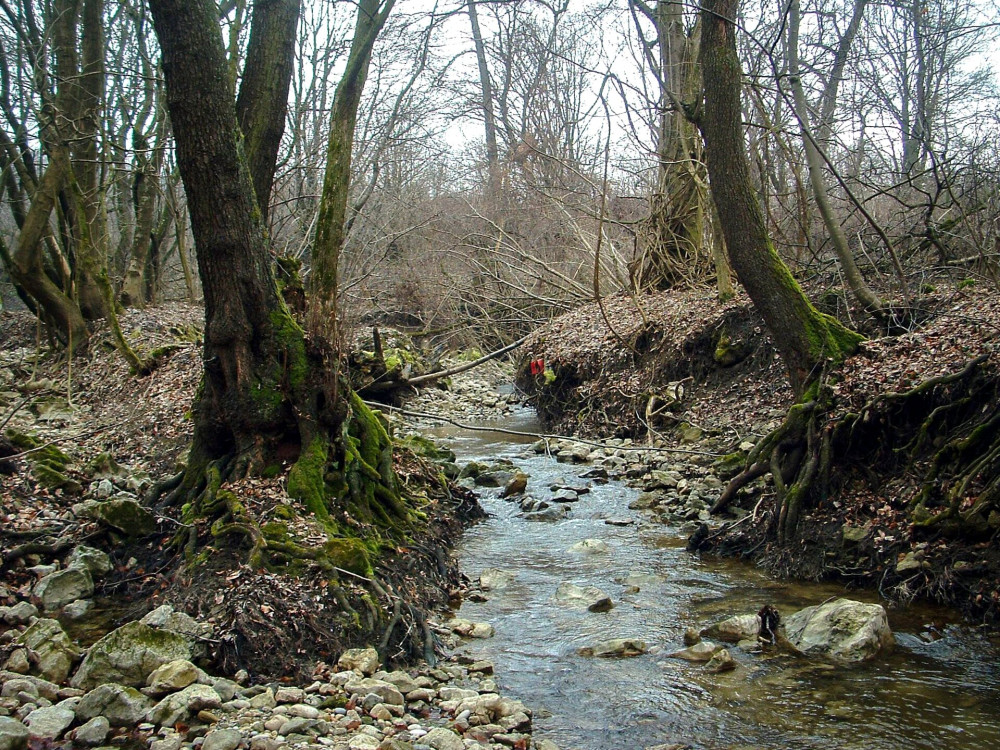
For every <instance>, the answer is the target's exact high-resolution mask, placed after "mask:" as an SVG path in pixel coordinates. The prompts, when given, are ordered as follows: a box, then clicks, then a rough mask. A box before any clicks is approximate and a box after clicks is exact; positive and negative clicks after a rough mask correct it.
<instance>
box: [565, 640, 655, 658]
mask: <svg viewBox="0 0 1000 750" xmlns="http://www.w3.org/2000/svg"><path fill="white" fill-rule="evenodd" d="M647 651H649V646H648V645H647V644H646V642H645V641H643V640H639V639H638V638H612V639H611V640H608V641H601V642H600V643H597V644H595V645H593V646H586V647H584V648H581V649H580V650H579V653H580V655H581V656H597V657H600V658H605V659H606V658H613V657H627V656H639V655H640V654H644V653H646V652H647Z"/></svg>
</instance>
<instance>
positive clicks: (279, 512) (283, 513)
mask: <svg viewBox="0 0 1000 750" xmlns="http://www.w3.org/2000/svg"><path fill="white" fill-rule="evenodd" d="M273 512H274V517H275V518H280V519H282V520H285V521H291V520H292V519H293V518H295V508H293V507H292V506H291V505H286V504H285V503H281V504H280V505H276V506H274V511H273Z"/></svg>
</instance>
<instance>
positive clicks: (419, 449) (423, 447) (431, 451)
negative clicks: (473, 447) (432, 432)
mask: <svg viewBox="0 0 1000 750" xmlns="http://www.w3.org/2000/svg"><path fill="white" fill-rule="evenodd" d="M400 443H401V445H403V446H405V447H406V448H409V449H410V450H411V451H413V453H414V454H416V455H418V456H420V457H421V458H429V459H430V460H431V461H450V462H454V461H455V452H454V451H451V450H448V449H447V448H442V447H441V446H439V445H438V444H437V443H435V442H434V441H433V440H431V439H430V438H426V437H424V436H423V435H407V436H406V437H405V438H403V440H402V441H400Z"/></svg>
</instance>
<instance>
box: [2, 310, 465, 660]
mask: <svg viewBox="0 0 1000 750" xmlns="http://www.w3.org/2000/svg"><path fill="white" fill-rule="evenodd" d="M203 314H204V313H203V310H202V309H201V308H199V307H193V306H188V305H182V304H175V305H162V306H158V307H155V308H151V309H148V310H139V311H137V310H130V311H126V312H125V313H124V314H123V315H122V318H121V323H122V327H123V330H124V331H125V332H126V334H127V335H128V337H129V340H130V342H131V344H132V345H133V346H134V347H136V348H137V349H139V350H140V354H141V355H143V356H149V355H150V354H155V355H156V356H157V358H158V366H157V367H156V368H155V369H154V370H153V371H152V372H151V373H150V374H149V375H147V376H144V377H135V376H133V375H131V374H130V373H129V371H128V367H127V365H126V363H125V361H124V359H123V358H122V357H121V356H120V355H119V353H118V352H117V351H116V350H115V349H114V347H113V346H112V343H111V337H110V335H109V334H108V332H107V331H106V330H103V329H102V330H98V331H97V332H96V333H95V335H94V337H93V339H92V341H91V344H90V346H89V349H88V351H87V352H86V353H84V354H82V355H79V356H77V357H75V358H73V360H72V361H71V362H70V361H67V360H66V358H65V356H63V355H61V354H58V353H57V354H49V353H48V351H49V350H48V346H47V343H46V342H45V341H44V340H39V331H38V330H37V328H36V324H35V322H34V320H33V318H32V317H31V316H30V315H29V314H27V313H9V312H5V313H2V314H0V341H3V342H4V345H3V348H2V350H0V437H3V438H6V454H10V453H11V452H12V451H13V452H15V453H16V455H14V456H9V455H8V456H7V458H6V459H3V455H4V454H0V459H3V460H0V553H2V556H0V571H2V574H3V577H2V579H0V605H13V604H14V603H15V602H16V601H20V600H22V599H25V598H30V596H31V593H32V587H33V585H34V584H35V582H36V580H37V575H38V572H37V569H35V568H34V566H37V565H38V564H40V563H41V564H48V563H51V562H56V563H57V564H58V562H59V560H60V559H61V558H62V557H63V556H65V554H66V553H67V552H68V551H69V549H71V548H72V546H73V545H74V544H78V543H81V542H86V543H87V544H90V545H93V546H97V547H100V548H102V549H104V550H105V551H107V552H108V553H109V554H110V555H111V558H112V562H113V564H114V570H113V571H112V572H111V573H110V574H109V575H108V577H107V578H106V579H105V580H104V581H103V582H102V584H101V585H100V586H99V588H98V596H99V597H101V598H102V599H107V600H110V601H111V602H113V604H109V605H108V606H113V607H114V608H115V609H116V610H117V615H116V618H115V619H117V620H118V621H119V622H124V621H127V620H128V619H132V618H135V617H138V616H141V615H142V614H144V613H145V612H146V611H147V610H149V609H150V607H155V606H158V605H160V604H164V603H169V604H171V605H173V606H176V607H177V608H179V609H183V610H185V611H188V612H189V613H190V614H192V615H195V616H197V617H199V619H207V620H211V621H213V622H214V624H215V626H216V631H217V633H218V636H219V642H220V644H221V645H220V647H219V649H218V653H217V655H216V658H217V662H218V665H219V667H220V668H221V669H222V670H223V671H225V672H226V673H229V674H232V673H235V672H236V671H238V670H239V669H241V668H246V669H248V670H249V671H250V672H251V678H252V679H255V680H264V679H274V678H277V677H284V678H289V677H294V678H296V679H306V678H308V677H309V675H310V672H311V670H312V669H313V668H314V667H315V665H316V664H317V663H318V662H323V661H327V662H330V661H331V660H333V661H335V660H336V657H337V655H338V654H339V653H340V652H341V651H342V650H344V649H346V648H349V647H362V646H365V645H373V644H378V643H379V641H380V639H382V638H383V628H385V627H386V622H387V621H388V622H390V623H391V624H390V626H389V628H390V630H391V629H392V627H393V626H395V632H393V633H392V635H393V638H392V639H391V640H389V639H388V638H386V640H387V643H386V644H384V645H385V647H387V648H386V650H387V652H388V653H389V654H390V655H391V656H394V657H395V659H392V660H391V661H392V662H394V663H408V662H411V661H413V659H414V658H415V657H419V656H423V655H424V653H425V651H424V648H423V647H422V646H423V642H425V641H427V640H429V639H430V636H427V632H425V633H424V635H425V636H427V637H426V638H418V639H415V640H411V639H405V640H406V643H405V644H404V643H397V640H399V638H398V636H399V633H400V632H401V631H404V630H408V629H410V628H411V627H412V625H411V624H409V623H410V619H409V618H410V616H411V615H412V616H414V617H416V618H417V619H418V620H421V619H422V617H423V614H422V613H423V612H432V613H435V612H436V613H439V614H440V613H442V612H443V611H444V610H445V609H446V607H447V604H448V600H449V596H450V595H451V594H453V592H454V591H456V590H457V587H458V585H459V583H460V576H459V571H458V569H457V567H456V566H455V564H454V562H452V561H451V560H450V558H449V556H448V550H449V549H450V548H451V547H452V546H453V544H454V542H455V540H456V539H457V537H458V535H459V534H460V533H461V530H462V528H464V526H465V525H466V524H467V523H468V522H469V521H470V520H471V519H473V518H476V517H478V516H479V515H481V513H482V511H481V510H480V509H479V507H478V503H476V501H475V498H474V496H473V495H472V493H470V492H468V491H467V490H464V489H463V488H459V487H457V486H452V487H451V488H450V489H444V488H443V487H442V485H441V483H440V473H439V472H440V469H439V467H437V466H436V465H433V464H431V463H430V462H428V461H426V460H424V459H423V458H421V457H420V456H419V455H416V454H415V453H414V452H412V451H407V450H400V451H398V452H397V457H396V459H397V460H396V470H397V474H398V476H399V478H400V480H401V481H402V482H403V483H404V484H405V485H406V486H407V491H408V492H411V493H413V494H414V495H416V496H418V497H419V498H420V500H419V502H420V506H421V507H420V509H421V511H422V515H423V517H425V518H426V522H422V523H420V524H418V525H417V526H416V527H415V528H414V530H412V532H411V534H410V538H409V541H410V544H409V547H408V548H406V549H402V548H400V549H395V550H391V549H386V550H383V554H382V559H381V560H380V561H379V565H378V567H377V570H376V575H377V576H378V578H379V580H380V581H381V582H382V585H383V586H384V587H386V589H387V593H386V592H383V593H382V594H380V595H379V596H378V597H376V596H375V595H374V594H373V593H372V592H370V591H368V590H367V588H366V584H365V581H366V579H365V577H364V576H358V575H351V574H350V572H349V571H342V572H341V574H340V581H339V584H340V585H339V586H338V591H337V593H336V600H335V598H334V596H333V593H334V592H333V591H332V589H333V586H332V585H331V582H330V581H329V578H330V576H329V575H325V574H324V573H323V571H321V570H319V569H318V568H315V569H312V568H310V567H309V566H306V570H305V572H304V573H303V572H302V571H289V572H288V573H281V574H273V573H272V572H269V571H266V570H254V569H252V568H251V567H250V566H249V565H247V564H246V560H245V559H244V558H245V555H246V553H245V550H241V549H240V545H237V544H234V545H226V544H222V545H217V552H216V554H214V555H212V556H209V557H208V558H207V559H205V560H204V561H202V562H203V564H198V565H195V566H191V567H190V568H189V569H188V571H187V572H185V568H184V566H182V565H181V562H182V561H183V555H179V554H177V550H176V548H175V547H174V546H173V540H174V537H175V534H176V532H177V530H178V528H179V526H180V525H181V523H180V520H179V514H180V509H178V508H169V509H167V508H157V507H154V508H152V510H153V512H154V516H155V522H156V527H155V531H154V532H153V533H152V534H146V535H144V536H143V537H142V538H132V539H130V538H128V537H127V536H126V535H125V534H123V533H119V532H116V531H115V530H114V529H109V528H107V526H106V525H102V524H98V523H96V522H95V521H94V520H91V519H88V518H87V516H86V515H81V514H82V513H85V512H86V511H84V510H81V509H82V508H83V507H84V506H85V505H86V504H87V503H88V502H93V501H94V500H95V499H99V498H107V497H108V496H109V495H110V496H111V497H112V498H114V497H137V498H140V499H141V498H143V497H145V496H147V495H148V494H149V492H150V491H151V488H152V487H153V486H154V485H155V484H156V483H157V482H161V481H162V480H164V479H166V478H168V477H170V476H172V475H175V474H176V473H177V472H178V471H179V470H180V469H181V468H182V467H183V462H184V459H185V455H186V449H187V447H188V446H189V445H190V441H191V437H192V430H193V425H192V420H191V414H190V409H191V406H192V403H193V399H194V396H195V393H196V390H197V388H198V385H199V382H200V380H201V375H202V362H201V354H202V347H201V340H200V337H201V333H200V329H201V325H202V318H203ZM3 442H4V441H0V446H2V444H3ZM11 443H13V445H11ZM28 448H31V449H32V450H27V449H28ZM21 451H23V452H21ZM287 468H288V467H287V466H286V467H285V469H286V471H285V472H284V473H287ZM52 469H55V471H54V472H53V471H52ZM284 482H285V477H284V475H283V474H281V475H278V476H273V477H248V478H245V479H242V480H239V481H237V482H231V483H229V484H227V486H226V489H229V490H230V491H232V492H234V493H235V494H236V496H238V497H239V499H240V502H241V503H242V504H243V506H244V507H245V508H246V511H247V513H248V514H249V517H250V518H253V519H254V521H255V522H257V523H258V524H259V525H261V526H262V527H263V526H264V525H265V524H266V523H268V522H270V521H274V520H275V519H276V518H277V516H276V515H275V514H276V512H277V511H280V510H281V509H282V507H281V506H289V507H286V508H285V510H288V509H289V508H290V507H291V506H292V502H291V501H290V500H289V499H288V496H287V494H286V492H285V489H284ZM276 509H277V511H276ZM302 515H303V516H305V515H306V514H305V513H304V512H303V513H302ZM289 526H291V524H289ZM300 526H301V528H299V527H300ZM306 526H307V524H305V523H304V522H303V523H298V522H296V524H295V528H294V529H292V531H293V533H295V535H296V536H295V538H296V539H299V538H302V539H303V540H304V541H303V542H302V544H308V543H309V541H310V539H312V537H310V534H312V530H311V529H309V528H306ZM319 538H320V537H316V539H319ZM192 571H193V572H194V573H195V574H194V575H188V573H190V572H192ZM386 597H387V598H388V599H389V601H388V602H384V601H381V599H382V598H386ZM376 598H378V599H380V601H379V602H378V604H379V605H384V606H387V607H388V612H387V613H383V614H382V615H381V616H379V615H378V614H376V613H375V612H373V611H372V607H373V606H375V605H374V604H373V603H372V601H373V599H376ZM393 601H399V602H402V603H404V610H405V611H404V612H403V618H402V622H403V623H404V624H405V625H406V627H402V626H400V625H399V623H400V619H399V618H398V617H397V618H395V619H392V617H393V605H392V602H393ZM407 608H409V609H407ZM418 611H419V612H420V613H421V614H420V615H416V614H415V613H416V612H418ZM436 619H437V620H441V619H442V618H441V617H436ZM283 623H294V624H295V626H294V627H287V628H286V627H283V626H282V624H283ZM417 624H418V625H422V624H423V623H422V622H418V623H417ZM435 626H436V623H435ZM442 628H443V630H442V633H439V634H438V636H442V634H444V633H447V632H448V631H447V627H444V626H442ZM444 640H447V638H446V637H445V638H444ZM413 648H417V650H416V652H415V653H411V652H409V651H408V649H413ZM396 649H399V650H396Z"/></svg>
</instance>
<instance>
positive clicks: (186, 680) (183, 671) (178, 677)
mask: <svg viewBox="0 0 1000 750" xmlns="http://www.w3.org/2000/svg"><path fill="white" fill-rule="evenodd" d="M199 676H200V670H199V669H198V667H196V666H195V665H194V664H192V663H191V662H189V661H188V660H187V659H175V660H174V661H171V662H168V663H166V664H164V665H162V666H159V667H157V668H156V669H154V670H153V671H152V672H151V673H150V675H149V677H147V678H146V684H147V685H148V686H149V688H150V690H149V692H150V693H151V694H153V695H166V694H167V693H174V692H176V691H178V690H183V689H184V688H186V687H187V686H188V685H192V684H194V683H195V682H197V681H198V677H199Z"/></svg>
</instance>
